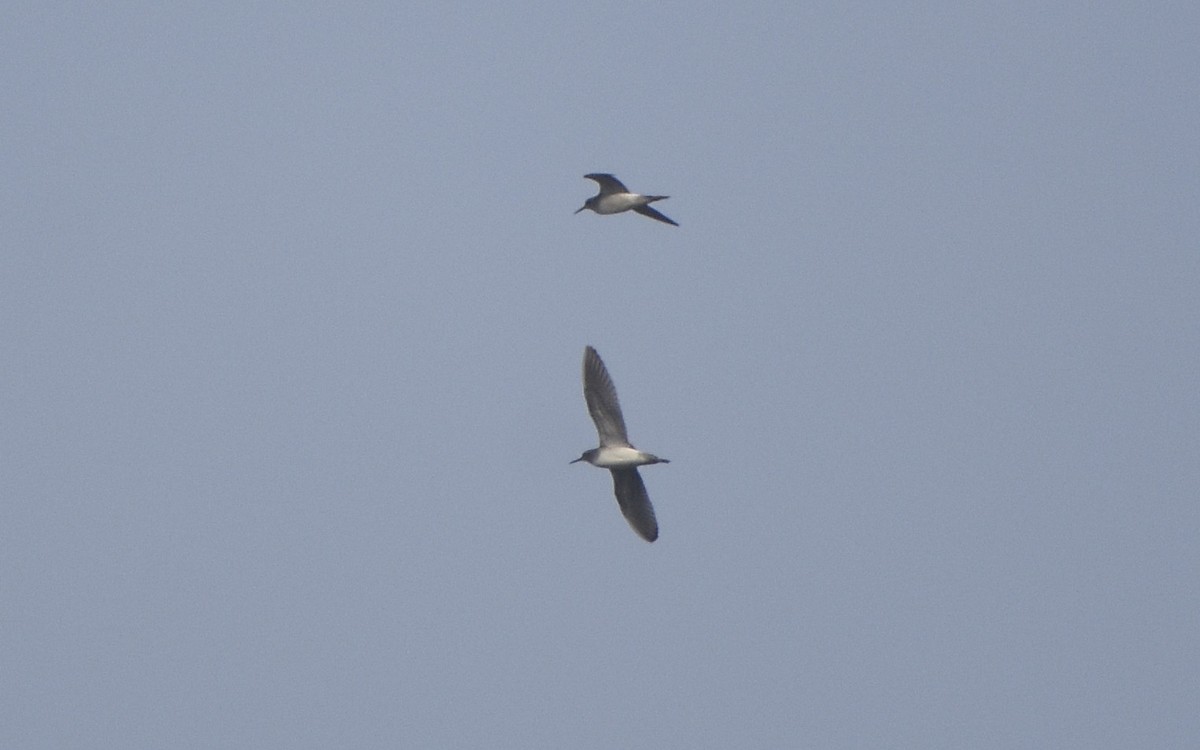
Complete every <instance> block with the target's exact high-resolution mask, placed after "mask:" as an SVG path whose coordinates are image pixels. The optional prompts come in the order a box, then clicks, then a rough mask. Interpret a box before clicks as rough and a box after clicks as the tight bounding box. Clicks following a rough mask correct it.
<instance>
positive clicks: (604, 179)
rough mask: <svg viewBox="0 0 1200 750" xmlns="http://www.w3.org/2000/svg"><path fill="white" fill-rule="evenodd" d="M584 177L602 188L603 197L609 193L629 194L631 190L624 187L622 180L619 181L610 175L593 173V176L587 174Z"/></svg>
mask: <svg viewBox="0 0 1200 750" xmlns="http://www.w3.org/2000/svg"><path fill="white" fill-rule="evenodd" d="M584 177H585V178H586V179H589V180H595V181H596V184H598V185H599V186H600V194H601V195H605V194H607V193H628V192H629V188H627V187H625V185H623V184H622V183H621V181H620V180H618V179H617V178H616V177H613V176H612V175H610V174H601V173H599V172H592V173H591V174H585V175H584Z"/></svg>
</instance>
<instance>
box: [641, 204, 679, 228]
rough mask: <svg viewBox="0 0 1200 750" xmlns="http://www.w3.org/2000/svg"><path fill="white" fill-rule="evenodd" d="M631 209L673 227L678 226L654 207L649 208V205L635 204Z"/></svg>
mask: <svg viewBox="0 0 1200 750" xmlns="http://www.w3.org/2000/svg"><path fill="white" fill-rule="evenodd" d="M633 210H634V211H637V212H638V213H639V214H641V215H642V216H649V217H650V218H651V219H658V220H659V221H661V222H663V223H665V224H670V225H671V226H673V227H677V226H679V225H678V224H676V223H675V222H673V221H671V220H670V219H668V218H667V217H666V216H663V215H662V214H661V213H659V212H658V211H656V210H655V209H653V208H651V207H650V206H635V207H634V209H633Z"/></svg>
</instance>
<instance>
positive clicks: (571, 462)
mask: <svg viewBox="0 0 1200 750" xmlns="http://www.w3.org/2000/svg"><path fill="white" fill-rule="evenodd" d="M575 213H579V212H578V211H576V212H575ZM582 460H583V456H580V457H579V458H577V459H575V460H574V461H567V464H568V465H570V464H577V463H579V462H580V461H582Z"/></svg>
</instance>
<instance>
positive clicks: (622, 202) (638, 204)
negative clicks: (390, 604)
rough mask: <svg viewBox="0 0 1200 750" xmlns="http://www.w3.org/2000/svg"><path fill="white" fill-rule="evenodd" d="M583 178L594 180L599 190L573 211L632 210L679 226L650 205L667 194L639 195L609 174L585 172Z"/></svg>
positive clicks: (602, 212)
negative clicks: (586, 209) (587, 209)
mask: <svg viewBox="0 0 1200 750" xmlns="http://www.w3.org/2000/svg"><path fill="white" fill-rule="evenodd" d="M584 177H585V178H587V179H589V180H595V181H596V184H598V185H599V186H600V192H599V193H597V194H595V195H593V196H592V197H591V198H588V199H587V200H586V201H584V204H583V206H581V207H580V208H579V210H578V211H576V212H575V213H579V211H582V210H583V209H585V208H590V209H592V210H593V211H595V212H596V213H598V214H619V213H621V212H622V211H629V210H631V209H632V210H634V211H637V212H638V213H639V214H641V215H642V216H649V217H650V218H651V219H657V220H658V221H661V222H663V223H665V224H670V225H671V226H673V227H677V226H679V225H678V224H676V223H675V222H674V221H671V220H670V219H668V218H667V217H666V216H663V215H662V214H661V213H659V212H658V211H655V210H654V209H653V208H651V207H650V204H651V203H653V202H654V201H661V200H666V199H667V198H669V197H670V196H669V195H640V194H638V193H631V192H629V189H628V188H627V187H625V185H623V184H622V183H621V181H620V180H618V179H617V178H616V177H613V176H612V175H610V174H599V173H596V172H593V173H592V174H585V175H584Z"/></svg>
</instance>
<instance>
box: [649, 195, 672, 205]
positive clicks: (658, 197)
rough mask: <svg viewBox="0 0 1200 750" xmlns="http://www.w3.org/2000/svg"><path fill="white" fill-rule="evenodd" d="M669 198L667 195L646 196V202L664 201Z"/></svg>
mask: <svg viewBox="0 0 1200 750" xmlns="http://www.w3.org/2000/svg"><path fill="white" fill-rule="evenodd" d="M670 197H671V196H669V195H647V196H646V202H647V203H653V202H654V201H665V200H666V199H667V198H670Z"/></svg>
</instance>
